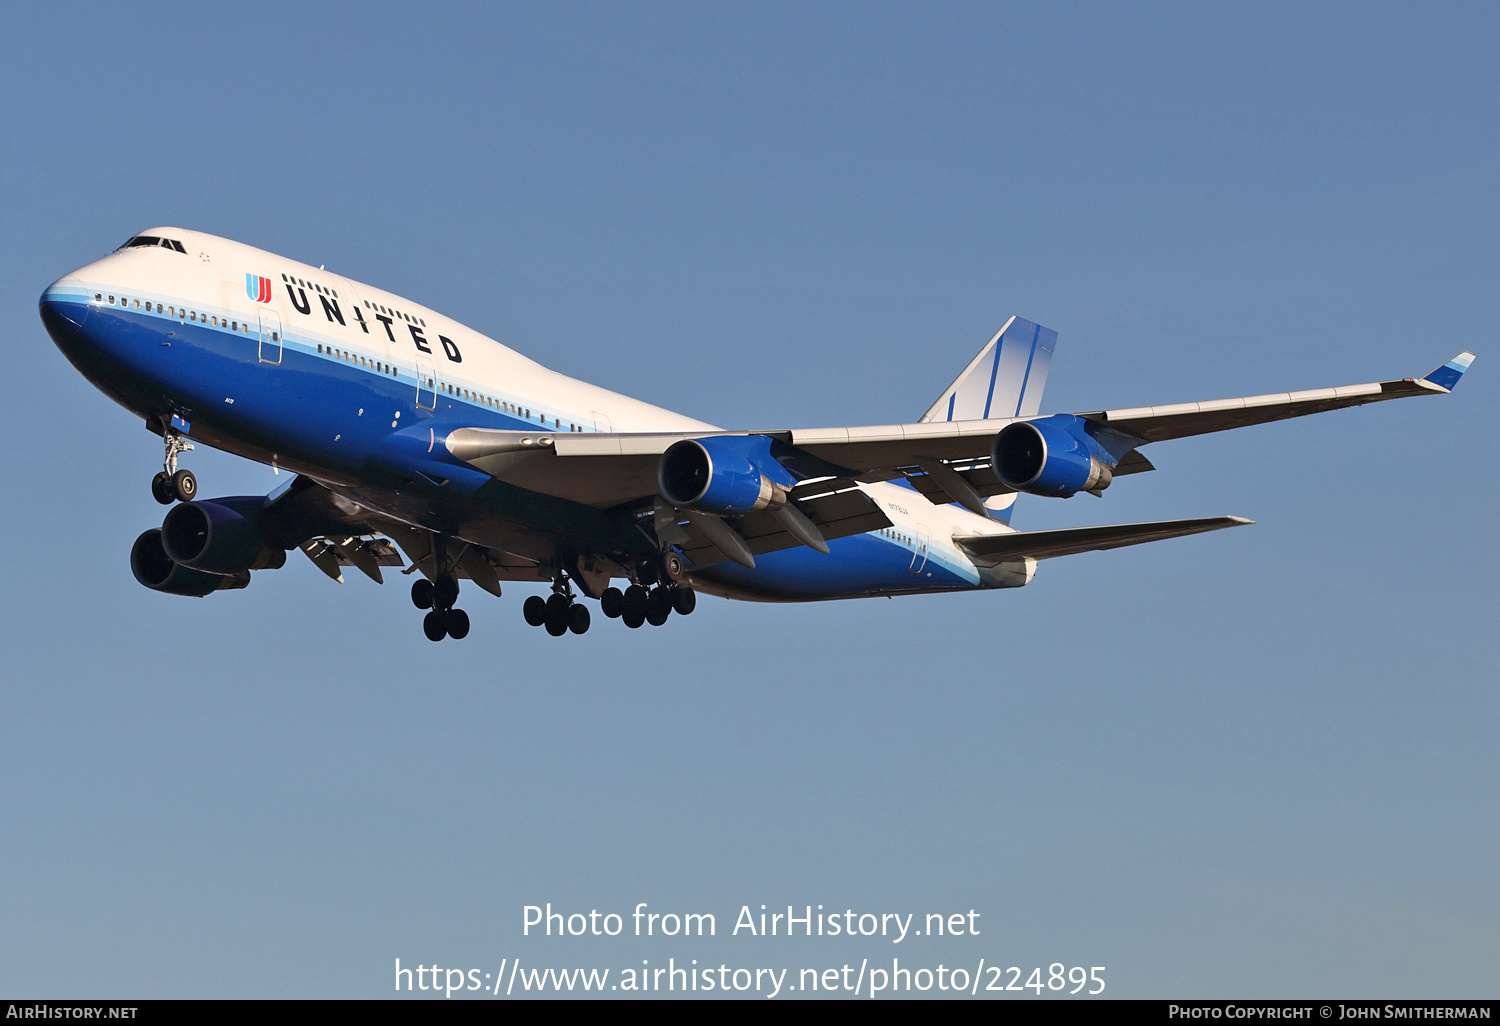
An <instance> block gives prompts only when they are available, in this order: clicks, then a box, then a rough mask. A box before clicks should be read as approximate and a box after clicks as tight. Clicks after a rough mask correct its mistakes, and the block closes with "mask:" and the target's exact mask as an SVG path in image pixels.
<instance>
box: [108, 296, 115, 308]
mask: <svg viewBox="0 0 1500 1026" xmlns="http://www.w3.org/2000/svg"><path fill="white" fill-rule="evenodd" d="M109 305H110V306H114V305H115V297H114V296H110V297H109Z"/></svg>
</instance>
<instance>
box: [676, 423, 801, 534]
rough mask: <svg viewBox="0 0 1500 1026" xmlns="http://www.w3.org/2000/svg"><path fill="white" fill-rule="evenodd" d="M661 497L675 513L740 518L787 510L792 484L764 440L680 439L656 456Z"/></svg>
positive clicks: (736, 437) (760, 437)
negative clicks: (698, 512)
mask: <svg viewBox="0 0 1500 1026" xmlns="http://www.w3.org/2000/svg"><path fill="white" fill-rule="evenodd" d="M656 481H657V485H658V486H659V487H660V488H661V495H662V498H664V499H666V500H667V501H668V502H670V503H671V504H672V505H673V506H676V507H678V508H679V509H696V510H702V511H703V512H705V513H713V514H716V515H718V516H741V515H743V514H745V513H753V512H755V511H756V510H771V511H773V512H774V511H775V510H778V509H780V508H781V507H783V506H785V505H786V498H787V491H788V489H790V488H791V487H792V486H793V485H794V484H796V481H795V480H794V479H793V477H792V475H791V474H790V473H788V472H787V469H786V468H785V467H783V466H782V465H781V464H780V463H779V462H777V460H776V457H774V456H772V455H771V439H769V438H767V437H765V436H764V435H729V436H720V437H715V438H685V439H683V440H682V441H680V442H674V443H673V444H672V445H671V446H670V447H669V448H668V449H667V451H666V452H664V453H662V454H661V462H660V463H658V464H657V468H656Z"/></svg>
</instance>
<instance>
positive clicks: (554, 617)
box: [546, 595, 573, 638]
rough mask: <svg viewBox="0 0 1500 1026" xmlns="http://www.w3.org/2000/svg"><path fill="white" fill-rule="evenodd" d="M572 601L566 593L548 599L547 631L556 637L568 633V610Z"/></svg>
mask: <svg viewBox="0 0 1500 1026" xmlns="http://www.w3.org/2000/svg"><path fill="white" fill-rule="evenodd" d="M572 605H573V604H572V603H571V602H569V601H568V599H567V596H565V595H553V596H552V597H550V598H549V599H547V622H546V627H547V633H548V634H550V635H552V636H553V637H554V638H560V637H562V636H563V635H564V634H566V633H568V620H569V616H568V611H569V610H570V609H571V608H572Z"/></svg>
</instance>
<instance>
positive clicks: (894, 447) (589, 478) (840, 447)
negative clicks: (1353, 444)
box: [446, 352, 1474, 509]
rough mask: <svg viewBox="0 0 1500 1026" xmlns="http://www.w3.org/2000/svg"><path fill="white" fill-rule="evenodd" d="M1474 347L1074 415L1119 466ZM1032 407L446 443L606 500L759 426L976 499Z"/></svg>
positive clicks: (801, 458)
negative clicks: (666, 463) (994, 460)
mask: <svg viewBox="0 0 1500 1026" xmlns="http://www.w3.org/2000/svg"><path fill="white" fill-rule="evenodd" d="M1473 358H1474V357H1473V354H1471V353H1467V352H1465V353H1460V354H1459V355H1458V356H1456V357H1454V358H1453V359H1452V360H1450V361H1448V362H1447V363H1446V364H1444V365H1443V366H1442V367H1439V368H1438V369H1437V370H1435V371H1433V372H1432V373H1430V374H1428V375H1427V376H1426V377H1423V378H1399V379H1396V380H1392V381H1379V382H1370V383H1367V384H1362V385H1341V386H1337V387H1334V388H1317V389H1310V390H1306V391H1299V392H1277V393H1274V394H1271V395H1258V396H1244V397H1240V398H1236V399H1218V400H1212V401H1209V402H1196V403H1176V404H1172V405H1168V406H1143V407H1134V408H1129V409H1118V410H1095V411H1091V412H1086V413H1079V414H1075V415H1074V416H1077V417H1080V418H1082V419H1083V420H1085V421H1089V422H1092V423H1093V424H1096V425H1098V426H1099V427H1100V428H1102V429H1106V430H1108V431H1109V432H1110V434H1111V435H1112V436H1114V437H1115V438H1116V439H1117V440H1118V443H1119V444H1118V448H1119V452H1118V453H1117V455H1118V456H1119V457H1120V461H1119V464H1118V465H1117V466H1116V467H1115V470H1114V472H1115V475H1116V476H1118V475H1121V474H1130V473H1140V472H1143V471H1149V470H1151V469H1153V468H1152V465H1151V463H1150V461H1149V460H1147V459H1146V458H1145V457H1144V456H1141V455H1140V454H1139V453H1135V452H1133V450H1134V449H1135V448H1136V447H1138V446H1141V445H1146V444H1148V443H1150V442H1159V441H1163V440H1166V439H1169V438H1183V437H1186V436H1189V435H1198V434H1205V433H1208V432H1212V431H1225V430H1228V429H1230V428H1237V427H1246V426H1248V425H1251V424H1264V423H1268V422H1270V421H1276V420H1286V419H1288V418H1291V417H1302V416H1307V415H1308V414H1312V413H1324V412H1326V411H1329V410H1337V409H1342V408H1344V407H1348V406H1363V405H1365V404H1367V403H1377V402H1384V401H1385V400H1388V399H1402V398H1407V397H1409V396H1421V395H1446V394H1447V393H1448V392H1449V391H1450V390H1451V389H1452V388H1453V386H1454V385H1455V384H1456V383H1457V382H1458V379H1459V378H1460V377H1461V376H1462V375H1463V373H1464V371H1465V370H1467V369H1468V366H1469V364H1470V362H1472V360H1473ZM1031 419H1034V418H1031V417H1004V418H992V419H989V420H955V421H928V422H922V423H916V424H886V425H873V426H868V427H836V428H806V429H786V428H777V429H772V430H768V431H720V432H705V431H686V432H652V433H642V434H629V433H582V434H579V433H571V434H570V433H561V434H553V433H546V432H522V431H496V430H491V429H487V428H460V429H458V430H455V431H453V432H451V433H450V434H449V435H448V436H447V439H446V445H447V449H448V452H449V454H450V455H451V456H452V457H453V458H455V459H457V460H459V461H462V462H465V463H468V464H470V465H472V466H474V467H477V468H478V469H480V470H482V471H484V472H486V473H488V474H491V475H492V476H494V477H496V478H499V479H500V480H503V481H506V482H507V483H510V484H513V485H517V486H519V487H522V488H526V489H529V490H532V491H536V492H541V493H543V494H547V495H554V496H558V497H560V498H565V499H571V500H573V501H575V502H582V503H586V504H588V505H591V506H595V507H599V508H609V507H614V506H618V505H621V504H623V503H628V502H632V501H639V500H643V499H647V498H649V497H651V496H655V495H656V493H657V483H656V468H657V462H658V460H659V458H660V456H661V454H662V453H663V452H665V451H666V450H667V448H668V447H669V446H671V445H672V444H673V443H674V442H677V441H680V440H682V439H684V438H705V437H708V436H710V435H715V434H717V435H752V434H753V435H763V436H766V437H769V438H771V439H773V440H774V442H775V443H776V446H775V448H774V449H773V454H774V455H775V456H776V457H777V459H778V460H780V462H781V463H782V464H783V465H784V466H785V467H787V469H788V470H790V471H791V472H792V474H793V475H795V476H796V477H797V478H799V479H801V480H814V479H825V480H827V481H832V482H835V483H837V484H839V485H843V486H847V485H851V484H852V483H853V482H855V481H879V480H891V479H894V478H902V477H904V478H907V479H909V480H911V482H912V483H913V486H914V487H916V489H917V490H918V491H920V492H922V493H923V494H924V495H927V496H928V497H929V498H933V499H934V500H935V501H939V502H959V503H962V504H964V505H966V506H969V507H970V508H971V509H972V508H975V506H976V505H977V503H978V502H980V501H981V500H983V499H984V498H986V497H988V496H990V495H997V494H1001V493H1004V492H1008V491H1010V489H1008V488H1007V487H1005V486H1004V485H1003V484H1001V483H1000V482H999V481H998V480H997V479H996V477H995V475H994V474H993V473H992V472H991V470H990V444H991V442H992V441H993V440H994V438H995V435H996V434H998V433H999V431H1000V430H1001V429H1002V428H1004V427H1005V426H1006V425H1008V424H1012V423H1015V422H1016V421H1018V420H1031Z"/></svg>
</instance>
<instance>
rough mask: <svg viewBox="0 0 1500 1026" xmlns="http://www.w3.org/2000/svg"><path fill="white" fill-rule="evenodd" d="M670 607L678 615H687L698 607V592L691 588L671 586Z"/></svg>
mask: <svg viewBox="0 0 1500 1026" xmlns="http://www.w3.org/2000/svg"><path fill="white" fill-rule="evenodd" d="M672 608H673V609H674V610H676V612H677V615H678V616H687V615H688V614H689V613H691V612H692V611H693V610H694V609H697V608H698V593H697V592H696V591H694V590H693V589H692V588H681V587H679V588H673V589H672Z"/></svg>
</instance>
